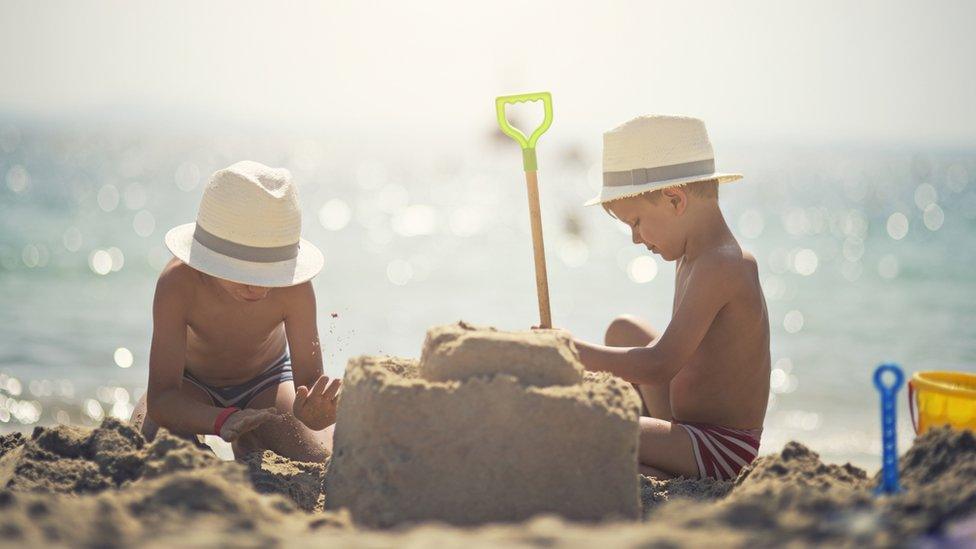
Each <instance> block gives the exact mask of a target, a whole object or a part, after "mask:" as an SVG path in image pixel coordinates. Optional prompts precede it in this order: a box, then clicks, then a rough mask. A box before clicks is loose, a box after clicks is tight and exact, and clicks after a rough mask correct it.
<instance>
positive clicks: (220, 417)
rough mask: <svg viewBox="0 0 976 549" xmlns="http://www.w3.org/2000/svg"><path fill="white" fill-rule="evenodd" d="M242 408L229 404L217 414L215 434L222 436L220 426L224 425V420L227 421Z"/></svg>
mask: <svg viewBox="0 0 976 549" xmlns="http://www.w3.org/2000/svg"><path fill="white" fill-rule="evenodd" d="M240 411H241V409H240V408H238V407H236V406H228V407H226V408H224V409H223V410H221V411H220V413H219V414H217V419H215V420H214V434H215V435H217V436H218V437H219V436H220V428H221V427H223V426H224V422H225V421H227V418H229V417H230V416H231V415H233V414H234V412H240Z"/></svg>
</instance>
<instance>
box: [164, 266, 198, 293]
mask: <svg viewBox="0 0 976 549" xmlns="http://www.w3.org/2000/svg"><path fill="white" fill-rule="evenodd" d="M199 280H200V274H199V272H198V271H197V270H196V269H194V268H193V267H190V266H189V265H187V264H186V263H183V262H182V261H180V260H179V259H177V258H175V257H174V258H173V259H171V260H170V261H169V263H167V264H166V265H165V266H164V267H163V270H162V271H160V273H159V278H158V279H157V280H156V293H157V295H158V294H165V295H190V294H192V292H193V290H194V288H195V287H196V284H197V283H198V282H199Z"/></svg>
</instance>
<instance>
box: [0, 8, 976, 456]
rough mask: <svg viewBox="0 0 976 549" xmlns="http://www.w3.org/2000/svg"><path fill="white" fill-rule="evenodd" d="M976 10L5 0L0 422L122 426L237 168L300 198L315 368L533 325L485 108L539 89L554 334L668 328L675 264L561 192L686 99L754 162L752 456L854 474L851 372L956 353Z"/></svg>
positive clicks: (907, 436) (505, 180)
mask: <svg viewBox="0 0 976 549" xmlns="http://www.w3.org/2000/svg"><path fill="white" fill-rule="evenodd" d="M973 20H976V6H974V5H973V4H972V3H967V2H962V1H959V2H950V1H946V2H938V3H923V2H894V1H891V2H858V3H848V2H816V3H814V2H803V3H800V2H776V3H765V2H763V3H760V2H736V3H730V2H685V3H680V4H676V3H663V2H599V3H590V2H567V1H563V2H531V3H527V2H504V1H503V2H492V3H491V5H484V6H478V5H474V4H472V3H457V2H447V1H437V2H422V3H421V2H411V3H395V2H362V1H361V2H351V1H350V2H288V3H278V2H250V1H234V2H229V1H217V2H207V3H199V2H189V1H171V2H166V3H149V2H67V1H63V2H56V1H50V2H35V1H9V0H0V432H8V431H13V430H30V429H31V428H32V427H33V426H34V425H49V424H53V423H59V422H61V423H76V424H84V425H91V424H94V423H97V422H98V421H99V420H100V419H101V418H103V417H105V416H109V415H114V416H119V417H128V414H129V413H130V411H131V407H132V405H133V404H134V402H135V400H136V399H138V397H139V396H140V395H141V394H142V392H143V391H144V387H145V380H146V376H147V362H148V352H149V342H150V337H151V329H152V325H151V316H150V313H151V301H152V294H153V290H154V284H155V280H156V277H157V275H158V272H159V270H160V268H161V266H162V265H164V264H165V262H166V261H167V260H168V259H169V258H170V257H171V256H170V254H169V252H168V251H167V250H166V248H165V247H164V245H163V235H164V234H165V232H166V231H167V230H168V229H169V228H170V227H172V226H174V225H177V224H180V223H185V222H188V221H193V220H194V218H195V215H196V209H197V205H198V202H199V199H200V196H201V192H202V189H203V187H204V186H205V185H206V182H207V180H208V178H209V176H210V174H211V173H212V172H213V171H215V170H217V169H220V168H222V167H225V166H227V165H229V164H231V163H233V162H235V161H238V160H242V159H252V160H257V161H260V162H263V163H266V164H269V165H273V166H282V167H287V168H288V169H290V170H291V171H292V173H293V176H294V178H295V181H296V182H297V183H298V185H299V192H300V198H301V201H302V206H303V209H304V213H303V219H304V229H303V230H304V235H305V236H306V238H308V239H310V240H312V241H313V242H315V243H316V244H317V245H318V246H319V247H320V248H321V249H322V250H323V251H324V253H325V256H326V267H325V270H324V271H323V272H322V273H321V274H320V275H319V276H318V277H317V278H316V279H315V282H314V285H315V290H316V294H317V297H318V306H319V331H320V335H321V337H322V343H323V347H324V355H325V362H326V369H327V372H328V373H331V374H340V373H341V372H342V370H343V367H344V364H345V362H346V361H347V359H348V358H349V357H351V356H355V355H358V354H371V353H389V354H397V355H405V356H418V355H419V352H420V345H421V343H422V341H423V337H424V333H425V330H426V329H427V327H429V326H432V325H435V324H442V323H449V322H453V321H456V320H458V319H464V320H467V321H470V322H473V323H476V324H490V325H495V326H497V327H500V328H504V329H523V328H528V327H529V326H530V325H532V324H534V323H536V321H537V314H538V313H537V307H536V297H535V286H534V275H533V264H532V249H531V238H530V235H529V228H528V211H527V203H526V196H525V187H524V180H523V176H522V172H521V155H520V153H519V149H518V147H517V145H516V144H515V143H514V142H512V141H511V140H509V139H508V138H507V137H504V136H503V135H501V133H500V132H499V131H498V130H497V129H496V125H495V118H494V97H495V96H496V95H502V94H509V93H522V92H529V91H541V90H548V91H551V92H552V94H553V102H554V112H555V122H554V123H553V126H552V128H551V129H550V130H549V131H548V132H547V133H546V134H545V136H544V137H543V138H542V139H541V141H540V144H539V166H540V173H539V178H540V184H541V192H542V211H543V224H544V230H545V238H546V250H547V253H548V261H549V281H550V290H551V293H552V303H553V305H552V309H553V318H554V322H555V324H556V325H558V326H561V327H564V328H566V329H569V330H571V331H573V332H574V333H575V334H576V335H578V336H580V337H583V338H587V339H591V340H600V339H601V338H602V334H603V330H604V328H605V326H606V325H607V323H609V322H610V320H611V319H612V318H613V317H614V316H616V315H618V314H621V313H625V312H626V313H633V314H638V315H642V316H644V317H646V318H648V319H650V321H651V322H652V323H653V324H655V325H656V326H658V327H661V328H663V327H665V326H666V325H667V322H668V320H669V317H670V312H671V298H672V295H673V280H674V265H673V264H671V263H665V262H662V261H661V259H660V258H659V257H656V256H652V255H650V254H649V253H648V252H647V251H646V250H644V249H643V248H642V247H638V246H635V245H633V244H631V243H630V238H629V231H628V230H627V229H626V227H625V226H623V225H622V224H620V223H619V222H617V221H614V220H613V219H611V218H610V217H609V216H607V215H606V214H605V213H604V212H603V210H602V209H601V208H583V207H582V206H581V204H582V202H583V201H584V200H586V199H587V198H589V197H590V196H592V195H594V194H596V192H597V191H598V189H599V186H600V180H601V142H602V136H601V134H602V132H603V131H606V130H608V129H611V128H613V127H615V126H617V125H619V124H621V123H623V122H625V121H626V120H628V119H630V118H632V117H634V116H637V115H640V114H650V113H675V114H687V115H692V116H698V117H701V118H703V119H704V120H705V121H706V123H707V125H708V128H709V132H710V135H711V138H712V141H713V145H714V146H715V150H716V157H717V165H718V168H719V169H720V170H722V171H733V172H740V173H743V174H744V175H745V179H744V180H743V181H741V182H737V183H733V184H731V185H725V186H722V188H721V190H720V193H721V196H720V200H721V204H722V207H723V209H724V211H725V213H726V216H727V220H728V222H729V225H730V226H731V227H732V228H733V230H734V232H735V233H736V235H737V236H738V237H739V238H740V240H741V241H742V243H743V245H744V246H745V247H746V248H748V249H750V250H752V251H753V252H754V253H755V255H756V256H757V258H759V260H760V263H761V277H762V283H763V288H764V290H765V293H766V298H767V304H768V307H769V312H770V323H771V334H772V355H773V363H774V365H773V371H772V378H771V387H772V391H771V397H770V404H769V414H768V416H767V423H766V432H765V436H764V439H763V448H762V451H763V452H771V451H776V450H778V449H779V448H781V447H782V445H783V444H784V443H785V442H786V441H787V440H790V439H798V440H801V441H803V442H805V443H807V444H808V445H810V446H811V447H813V448H814V449H815V450H817V451H819V452H820V453H821V454H822V456H823V457H824V458H825V459H828V460H832V461H847V460H849V461H852V462H853V463H855V464H857V465H860V466H862V467H865V468H868V469H869V470H871V471H873V470H876V469H877V464H878V456H879V454H880V436H879V419H878V398H877V393H876V392H875V390H874V388H873V386H872V384H871V380H870V377H871V373H872V371H873V368H874V367H875V366H876V365H877V364H878V363H879V362H881V361H889V360H893V361H897V362H899V363H901V364H902V365H903V366H904V367H905V369H906V370H907V371H909V372H910V371H915V370H924V369H944V370H961V371H967V372H972V371H974V370H976V305H974V303H976V282H974V275H973V273H972V269H973V267H974V266H976V251H974V250H976V246H974V244H976V239H974V236H973V235H974V229H976V106H974V104H973V97H976V71H974V70H973V67H974V66H976V37H974V35H973V33H972V26H971V22H972V21H973ZM520 107H522V105H520ZM540 110H541V109H540ZM510 113H511V114H510V119H511V120H513V121H514V122H516V123H517V124H519V125H520V126H522V127H526V128H530V127H534V124H535V123H536V122H537V121H538V120H541V112H536V111H534V110H533V109H532V108H531V107H530V106H525V108H524V109H513V110H512V111H510ZM899 401H900V408H899V413H900V414H901V417H900V418H899V425H900V439H901V443H902V445H903V446H902V448H905V447H906V445H907V444H909V443H910V441H911V437H912V436H913V435H912V430H911V424H910V421H909V420H908V418H907V407H906V406H905V402H906V399H905V396H904V392H903V393H902V394H901V395H899Z"/></svg>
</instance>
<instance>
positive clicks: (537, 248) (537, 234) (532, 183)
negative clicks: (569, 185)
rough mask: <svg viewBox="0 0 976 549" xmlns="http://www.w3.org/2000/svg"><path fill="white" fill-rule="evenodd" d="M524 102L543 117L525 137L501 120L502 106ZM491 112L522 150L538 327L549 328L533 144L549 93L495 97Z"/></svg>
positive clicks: (548, 110) (548, 113)
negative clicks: (535, 105)
mask: <svg viewBox="0 0 976 549" xmlns="http://www.w3.org/2000/svg"><path fill="white" fill-rule="evenodd" d="M525 101H542V105H543V108H544V109H545V118H544V119H543V120H542V124H541V125H539V127H538V128H536V129H535V131H533V132H532V134H531V135H530V136H529V137H528V138H526V137H525V134H523V133H522V132H521V131H519V130H518V129H517V128H514V127H512V125H511V124H509V123H508V118H506V117H505V105H506V104H509V103H522V102H525ZM495 111H496V112H497V114H498V126H499V127H500V128H501V130H502V132H504V133H505V135H507V136H509V137H511V138H512V139H514V140H515V141H516V142H518V144H519V145H520V146H521V147H522V165H523V167H524V169H525V184H526V186H527V187H528V191H529V220H530V222H531V224H532V249H533V252H534V254H535V286H536V293H538V295H539V327H540V328H552V316H551V314H550V312H549V281H548V278H547V276H546V250H545V247H544V245H543V242H542V214H541V212H540V210H539V180H538V176H537V172H538V164H537V162H536V156H535V144H536V142H537V141H538V140H539V137H540V136H541V135H542V134H543V133H545V131H546V130H547V129H549V126H551V125H552V95H550V94H549V92H540V93H525V94H521V95H505V96H501V97H497V98H495Z"/></svg>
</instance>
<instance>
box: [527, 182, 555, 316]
mask: <svg viewBox="0 0 976 549" xmlns="http://www.w3.org/2000/svg"><path fill="white" fill-rule="evenodd" d="M537 173H538V172H534V171H532V172H525V184H526V187H527V188H528V190H529V221H530V222H531V224H532V250H533V251H534V253H535V287H536V292H537V293H538V294H539V327H540V328H552V316H551V315H550V313H549V279H548V278H547V276H546V249H545V245H544V244H543V243H542V212H541V211H540V210H539V179H538V177H537V175H536V174H537Z"/></svg>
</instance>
